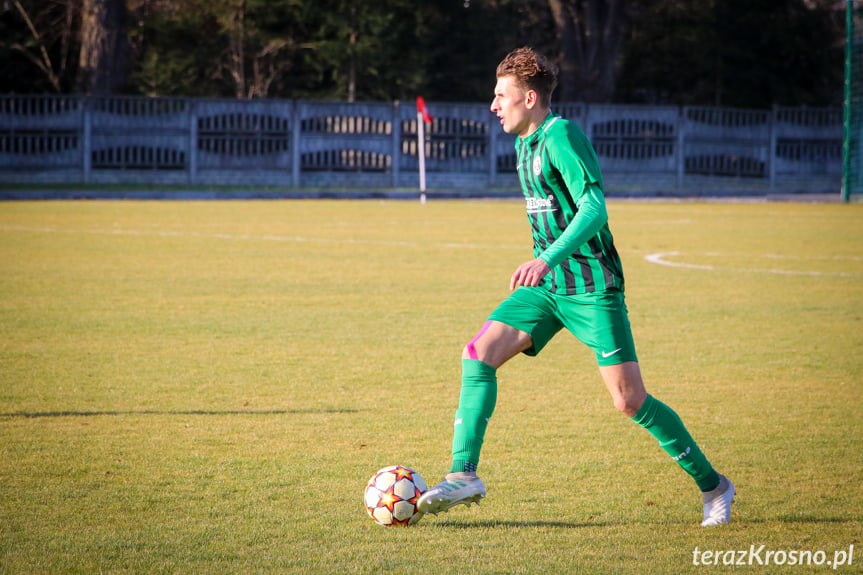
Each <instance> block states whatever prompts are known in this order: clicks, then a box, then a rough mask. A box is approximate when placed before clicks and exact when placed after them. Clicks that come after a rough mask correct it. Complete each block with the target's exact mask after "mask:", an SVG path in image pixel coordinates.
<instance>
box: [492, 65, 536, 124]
mask: <svg viewBox="0 0 863 575" xmlns="http://www.w3.org/2000/svg"><path fill="white" fill-rule="evenodd" d="M529 94H533V92H532V91H529V90H525V89H524V88H522V87H521V86H519V84H518V82H517V81H516V79H515V77H514V76H503V77H501V78H498V79H497V84H496V85H495V87H494V100H492V102H491V111H492V112H494V113H495V114H497V117H498V118H500V123H501V125H502V126H503V131H504V132H506V133H507V134H518V135H519V136H525V135H527V133H528V131H529V129H530V125H531V124H530V109H529V108H528V101H529V100H530V97H529Z"/></svg>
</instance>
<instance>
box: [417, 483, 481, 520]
mask: <svg viewBox="0 0 863 575" xmlns="http://www.w3.org/2000/svg"><path fill="white" fill-rule="evenodd" d="M483 497H485V485H483V482H482V480H481V479H480V478H479V477H477V476H476V474H474V473H450V474H449V475H447V476H446V478H445V479H444V480H443V481H441V482H440V483H438V484H437V485H435V486H434V487H432V488H431V489H429V490H428V491H426V492H425V493H423V494H422V497H420V498H419V501H417V509H419V510H420V512H422V513H425V514H429V513H433V514H434V515H437V514H438V513H440V512H441V511H448V510H449V509H451V508H452V507H455V506H456V505H462V504H464V505H470V504H471V503H476V504H477V505H479V502H480V500H481V499H482V498H483Z"/></svg>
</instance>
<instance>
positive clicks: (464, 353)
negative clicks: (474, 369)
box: [461, 341, 481, 360]
mask: <svg viewBox="0 0 863 575" xmlns="http://www.w3.org/2000/svg"><path fill="white" fill-rule="evenodd" d="M461 358H462V359H480V360H481V358H480V357H479V352H478V351H477V349H476V344H475V343H474V342H473V341H471V342H470V343H468V344H467V345H465V346H464V347H463V348H462V350H461Z"/></svg>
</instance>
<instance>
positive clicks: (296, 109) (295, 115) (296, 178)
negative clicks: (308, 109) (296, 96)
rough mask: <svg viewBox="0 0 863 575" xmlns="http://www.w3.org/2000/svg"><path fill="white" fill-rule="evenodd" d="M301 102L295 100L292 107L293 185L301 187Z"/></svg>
mask: <svg viewBox="0 0 863 575" xmlns="http://www.w3.org/2000/svg"><path fill="white" fill-rule="evenodd" d="M300 106H301V104H300V102H298V101H297V100H293V103H292V106H291V111H292V113H291V185H292V186H293V187H295V188H299V187H300V162H301V160H302V158H301V156H300V133H301V128H302V110H301V109H300Z"/></svg>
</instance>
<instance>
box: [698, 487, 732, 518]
mask: <svg viewBox="0 0 863 575" xmlns="http://www.w3.org/2000/svg"><path fill="white" fill-rule="evenodd" d="M701 499H702V502H703V503H704V521H702V522H701V526H702V527H711V526H713V525H721V524H723V523H728V522H729V521H731V503H732V502H733V501H734V485H732V483H731V482H730V481H728V478H727V477H725V476H724V475H720V476H719V487H717V488H716V489H714V490H713V491H708V492H706V493H702V495H701Z"/></svg>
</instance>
